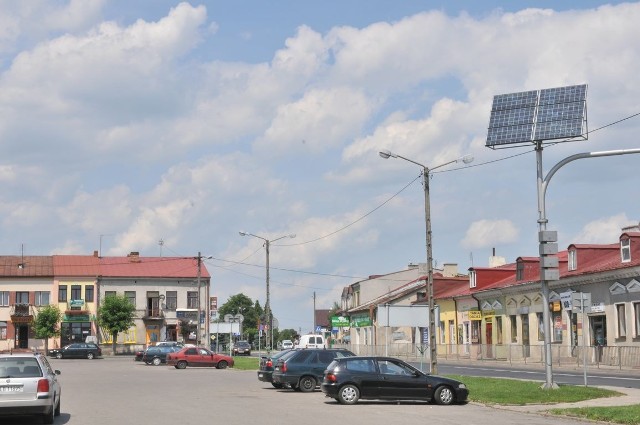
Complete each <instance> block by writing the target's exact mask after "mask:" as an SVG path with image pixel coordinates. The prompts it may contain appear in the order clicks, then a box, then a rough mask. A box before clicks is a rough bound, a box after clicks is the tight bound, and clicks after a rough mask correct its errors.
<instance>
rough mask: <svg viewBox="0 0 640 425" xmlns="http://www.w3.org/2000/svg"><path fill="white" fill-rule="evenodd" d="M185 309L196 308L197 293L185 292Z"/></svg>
mask: <svg viewBox="0 0 640 425" xmlns="http://www.w3.org/2000/svg"><path fill="white" fill-rule="evenodd" d="M187 308H198V293H197V292H187Z"/></svg>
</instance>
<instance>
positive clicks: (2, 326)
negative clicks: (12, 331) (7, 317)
mask: <svg viewBox="0 0 640 425" xmlns="http://www.w3.org/2000/svg"><path fill="white" fill-rule="evenodd" d="M1 339H7V322H0V340H1Z"/></svg>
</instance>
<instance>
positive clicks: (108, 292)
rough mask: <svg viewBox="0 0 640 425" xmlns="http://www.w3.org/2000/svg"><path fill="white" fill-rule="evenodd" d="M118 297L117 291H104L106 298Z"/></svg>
mask: <svg viewBox="0 0 640 425" xmlns="http://www.w3.org/2000/svg"><path fill="white" fill-rule="evenodd" d="M115 296H116V291H104V297H105V298H107V297H115Z"/></svg>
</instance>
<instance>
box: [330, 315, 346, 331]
mask: <svg viewBox="0 0 640 425" xmlns="http://www.w3.org/2000/svg"><path fill="white" fill-rule="evenodd" d="M349 325H350V323H349V318H348V317H346V316H331V327H333V328H348V327H349Z"/></svg>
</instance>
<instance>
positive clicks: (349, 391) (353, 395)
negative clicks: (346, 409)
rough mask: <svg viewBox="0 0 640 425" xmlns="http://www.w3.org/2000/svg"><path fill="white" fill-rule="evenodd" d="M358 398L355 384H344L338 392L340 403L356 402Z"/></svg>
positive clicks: (358, 392)
mask: <svg viewBox="0 0 640 425" xmlns="http://www.w3.org/2000/svg"><path fill="white" fill-rule="evenodd" d="M359 398H360V390H359V389H358V387H356V386H355V385H351V384H349V385H345V386H344V387H342V388H340V391H339V392H338V401H339V402H340V403H342V404H356V402H357V401H358V399H359Z"/></svg>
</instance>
